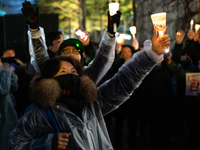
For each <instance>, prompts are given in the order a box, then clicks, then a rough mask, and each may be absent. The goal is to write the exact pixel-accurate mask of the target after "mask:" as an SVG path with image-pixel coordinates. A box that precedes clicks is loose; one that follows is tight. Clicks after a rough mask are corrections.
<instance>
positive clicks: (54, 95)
mask: <svg viewBox="0 0 200 150" xmlns="http://www.w3.org/2000/svg"><path fill="white" fill-rule="evenodd" d="M80 81H81V83H80V88H79V92H80V94H81V95H82V97H83V101H84V102H85V103H91V102H94V101H95V100H96V98H97V88H96V85H95V84H94V82H93V81H92V80H91V79H90V78H89V77H88V76H85V75H84V76H82V77H81V78H80ZM30 89H31V99H32V101H33V102H35V103H37V104H39V105H40V106H42V107H49V106H50V107H53V106H54V104H55V103H56V101H57V100H58V99H59V98H60V96H61V88H60V85H59V83H58V81H57V80H55V79H54V78H45V79H41V76H40V75H36V76H35V77H34V78H33V80H32V81H31V84H30Z"/></svg>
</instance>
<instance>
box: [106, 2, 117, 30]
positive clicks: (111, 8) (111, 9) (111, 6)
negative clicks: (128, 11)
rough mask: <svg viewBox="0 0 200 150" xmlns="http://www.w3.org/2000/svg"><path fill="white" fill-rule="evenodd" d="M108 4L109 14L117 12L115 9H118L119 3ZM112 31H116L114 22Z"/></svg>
mask: <svg viewBox="0 0 200 150" xmlns="http://www.w3.org/2000/svg"><path fill="white" fill-rule="evenodd" d="M108 6H109V12H110V16H113V15H115V14H117V11H118V10H119V3H109V4H108ZM113 31H114V32H117V24H116V23H114V24H113Z"/></svg>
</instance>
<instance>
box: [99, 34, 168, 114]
mask: <svg viewBox="0 0 200 150" xmlns="http://www.w3.org/2000/svg"><path fill="white" fill-rule="evenodd" d="M156 37H157V34H156V33H155V32H154V38H153V39H152V46H151V42H150V40H149V41H146V42H145V43H144V48H143V50H141V51H139V52H137V53H135V54H134V55H133V57H132V58H131V59H129V60H128V61H126V62H125V64H124V65H123V66H122V67H121V68H120V69H119V71H118V73H117V74H115V76H114V77H113V78H112V79H110V80H109V81H107V82H105V83H104V84H102V85H101V86H100V87H99V88H98V95H99V97H98V101H99V104H100V107H101V110H102V112H103V114H104V115H105V114H107V113H109V112H110V111H112V110H114V109H116V108H117V107H118V106H119V105H120V104H122V103H123V102H125V100H127V99H128V98H129V97H130V96H131V94H132V93H133V91H134V90H135V89H136V88H137V87H138V86H139V85H140V84H141V82H142V80H143V79H144V78H145V77H146V75H147V74H148V73H149V72H150V71H151V70H152V69H153V67H154V66H155V64H156V63H158V62H160V61H162V60H163V55H162V54H163V53H164V51H165V49H166V48H168V47H169V45H170V38H169V37H168V35H165V36H164V37H162V38H160V37H159V38H156Z"/></svg>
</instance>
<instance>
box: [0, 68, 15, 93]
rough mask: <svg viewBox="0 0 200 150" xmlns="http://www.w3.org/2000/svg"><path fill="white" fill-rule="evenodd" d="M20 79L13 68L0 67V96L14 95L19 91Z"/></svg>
mask: <svg viewBox="0 0 200 150" xmlns="http://www.w3.org/2000/svg"><path fill="white" fill-rule="evenodd" d="M17 81H18V77H17V75H16V74H15V73H14V69H13V68H12V67H8V66H6V65H1V66H0V95H7V94H9V93H14V92H16V91H17V89H18V83H17Z"/></svg>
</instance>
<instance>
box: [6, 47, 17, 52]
mask: <svg viewBox="0 0 200 150" xmlns="http://www.w3.org/2000/svg"><path fill="white" fill-rule="evenodd" d="M7 50H13V51H14V52H15V49H14V48H13V47H6V48H5V49H4V51H3V53H5V52H6V51H7Z"/></svg>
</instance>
